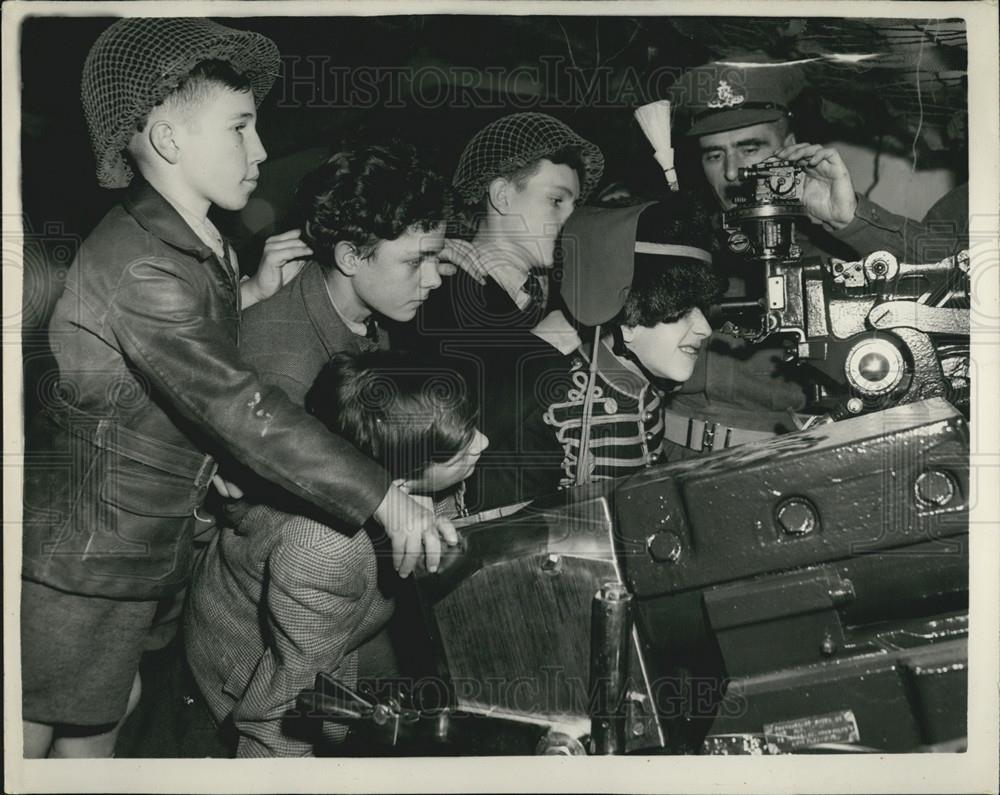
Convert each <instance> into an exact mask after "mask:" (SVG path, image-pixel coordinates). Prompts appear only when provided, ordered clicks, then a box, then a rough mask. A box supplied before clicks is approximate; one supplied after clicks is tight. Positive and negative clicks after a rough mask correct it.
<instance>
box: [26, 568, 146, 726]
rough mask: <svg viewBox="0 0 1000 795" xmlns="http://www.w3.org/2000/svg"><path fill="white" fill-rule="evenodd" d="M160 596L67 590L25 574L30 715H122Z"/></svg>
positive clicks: (101, 719) (76, 719)
mask: <svg viewBox="0 0 1000 795" xmlns="http://www.w3.org/2000/svg"><path fill="white" fill-rule="evenodd" d="M159 604H160V603H159V602H156V601H151V602H146V601H127V600H121V599H105V598H102V597H97V596H80V595H78V594H71V593H66V592H65V591H60V590H57V589H55V588H50V587H49V586H47V585H42V584H41V583H37V582H34V581H32V580H24V579H22V580H21V701H22V705H23V718H24V720H29V721H34V722H36V723H46V724H70V725H74V726H94V727H99V726H108V725H110V724H114V723H117V722H118V720H119V719H121V717H122V716H123V715H124V714H125V709H126V707H127V706H128V697H129V693H130V692H131V690H132V681H133V679H134V678H135V675H136V673H137V672H138V670H139V660H140V659H141V657H142V652H143V650H144V648H145V647H146V645H147V636H148V635H149V633H150V628H151V627H152V624H153V621H154V616H155V615H156V611H157V606H158V605H159Z"/></svg>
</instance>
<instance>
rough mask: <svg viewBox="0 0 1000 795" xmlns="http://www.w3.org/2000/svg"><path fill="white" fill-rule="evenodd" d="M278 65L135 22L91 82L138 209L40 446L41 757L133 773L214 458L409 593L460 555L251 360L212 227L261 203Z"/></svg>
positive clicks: (27, 739) (106, 49)
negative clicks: (144, 699)
mask: <svg viewBox="0 0 1000 795" xmlns="http://www.w3.org/2000/svg"><path fill="white" fill-rule="evenodd" d="M278 65H279V56H278V51H277V49H276V48H275V46H274V44H273V42H271V41H270V40H269V39H267V38H266V37H264V36H261V35H258V34H255V33H250V32H245V31H237V30H234V29H232V28H228V27H225V26H222V25H219V24H216V23H213V22H211V21H209V20H205V19H185V18H171V19H163V18H135V19H122V20H119V21H117V22H115V23H114V24H112V25H111V26H110V27H109V28H108V29H107V30H106V31H105V32H104V33H102V34H101V36H100V37H99V38H98V40H97V41H96V43H95V44H94V46H93V47H92V49H91V51H90V53H89V55H88V57H87V60H86V63H85V65H84V75H83V83H82V98H83V105H84V110H85V114H86V118H87V123H88V126H89V129H90V134H91V139H92V143H93V145H94V151H95V154H96V158H97V176H98V180H99V182H100V183H101V185H102V186H104V187H109V188H124V187H128V191H127V193H126V195H125V197H124V199H123V201H122V203H121V204H120V205H118V206H116V207H114V208H113V209H112V210H111V211H110V212H109V213H108V214H107V215H106V216H105V217H104V219H103V220H102V221H101V223H100V224H99V225H98V226H97V228H96V229H95V230H94V231H93V232H92V234H91V235H90V236H89V237H88V238H87V239H86V240H85V241H84V243H83V245H82V246H81V248H80V251H79V254H78V257H77V259H76V261H75V262H74V264H73V266H72V267H71V269H70V271H69V274H68V277H67V283H66V289H65V293H64V294H63V296H62V298H61V299H60V300H59V302H58V304H57V306H56V308H55V311H54V314H53V317H52V320H51V322H50V327H49V328H50V339H51V342H52V347H53V350H54V354H55V358H56V362H57V365H58V369H59V373H58V387H57V388H56V389H55V390H53V394H52V395H51V396H49V400H48V405H47V406H46V409H45V410H44V411H43V412H40V414H39V416H38V417H37V422H36V423H34V424H33V426H32V427H31V428H30V429H29V430H28V431H27V433H26V441H27V445H26V456H25V504H24V521H23V539H24V543H23V568H22V594H21V654H22V704H23V729H24V754H25V756H26V757H29V758H30V757H44V756H46V755H51V756H85V757H98V756H108V755H111V754H112V753H113V751H114V745H115V740H116V738H117V734H118V730H119V728H120V726H121V724H122V722H123V721H124V719H125V717H126V716H127V714H128V712H129V710H130V709H131V708H133V707H134V705H135V704H136V703H137V701H138V697H139V690H140V682H139V677H138V665H139V659H140V656H141V654H142V651H143V647H144V644H145V642H146V637H147V635H148V633H149V630H150V626H151V624H152V622H153V620H154V616H155V614H156V612H157V608H158V606H159V605H160V603H161V602H162V601H164V600H169V599H171V598H172V597H175V596H176V594H177V593H179V592H180V591H181V590H183V588H184V587H185V586H186V584H187V581H188V579H189V577H190V569H191V560H192V546H193V544H192V537H193V534H194V532H195V530H196V525H197V524H198V522H199V513H198V508H199V506H200V505H201V503H202V500H203V499H204V497H205V494H206V491H207V489H208V487H209V484H210V483H211V482H212V480H213V476H214V474H215V469H216V467H215V457H217V456H220V455H223V454H225V455H228V456H231V457H232V458H234V459H236V460H237V461H240V462H241V463H243V464H245V465H247V466H249V467H250V468H252V469H253V470H255V471H256V472H257V473H258V474H259V475H261V476H262V477H264V478H267V479H268V480H271V481H273V482H274V483H276V484H278V485H280V486H281V487H283V488H284V489H286V490H287V491H289V492H291V493H292V494H295V495H296V496H298V497H299V498H301V499H302V500H305V501H307V502H309V503H311V504H313V505H314V506H315V507H316V508H318V509H319V510H320V511H321V512H323V513H324V515H326V516H328V517H329V523H330V524H334V525H335V526H336V527H337V528H338V529H339V530H340V531H342V532H344V533H346V534H353V533H354V532H356V530H357V528H358V527H360V526H361V525H362V524H363V523H364V522H366V521H368V520H369V519H370V518H371V517H373V516H374V517H375V519H376V520H377V521H379V522H380V523H381V524H382V525H383V526H384V527H385V529H386V531H387V533H388V535H389V538H390V539H391V541H392V545H393V550H394V560H395V563H396V564H397V566H398V567H399V569H400V572H401V573H402V574H406V573H408V572H409V570H410V568H412V566H413V565H414V564H415V562H416V559H417V558H418V557H419V556H420V554H421V552H422V551H425V552H426V556H427V559H428V566H429V567H430V568H434V567H435V566H436V560H437V557H438V556H439V554H440V540H439V534H440V535H441V536H443V537H444V538H445V540H446V541H449V542H454V541H455V540H456V539H455V534H454V528H453V527H452V526H451V524H450V522H448V521H447V520H444V519H436V517H435V516H434V514H433V512H431V511H429V510H427V509H426V508H424V507H423V506H420V505H419V504H417V503H416V502H415V501H413V500H412V499H411V498H410V497H409V496H407V495H406V494H405V493H404V492H403V491H401V490H400V489H399V488H398V487H396V486H394V485H392V482H391V478H390V476H389V474H388V473H387V472H386V471H385V470H384V469H383V468H382V467H380V466H379V465H378V464H376V463H375V462H373V461H372V460H371V459H370V458H369V457H368V456H365V455H364V454H362V453H361V452H359V451H358V450H357V449H356V448H355V447H354V446H353V445H351V444H350V443H348V442H346V441H344V440H342V439H340V438H339V437H337V436H335V435H333V434H331V433H330V432H329V431H328V430H327V429H326V428H325V427H324V425H323V424H322V423H321V422H319V421H318V420H316V419H315V418H313V417H310V416H309V415H308V414H307V413H306V412H305V411H303V410H302V408H301V407H300V406H299V405H297V404H296V403H295V402H294V401H292V400H290V399H289V398H288V396H286V395H285V394H284V393H283V392H282V391H281V390H280V389H278V388H275V387H273V386H271V385H269V384H267V383H266V382H264V381H262V380H261V379H260V377H259V376H258V374H257V373H256V372H255V371H254V370H253V368H252V367H251V366H249V365H248V364H246V363H245V362H244V361H243V360H242V359H241V358H240V356H239V354H238V351H237V344H238V341H239V319H240V311H241V302H242V301H243V300H245V299H246V298H248V297H251V296H250V293H253V292H254V291H255V289H257V288H260V287H261V286H262V285H261V284H260V283H259V280H258V282H256V283H250V285H248V286H243V287H241V286H240V284H239V278H238V271H237V270H236V268H235V267H234V264H233V261H232V252H231V250H230V248H229V246H228V245H227V244H226V243H225V242H224V241H223V240H222V239H221V236H220V235H219V234H218V232H217V231H216V230H215V228H214V226H213V225H212V224H211V223H210V222H209V221H208V217H207V213H208V210H209V208H210V207H211V206H212V205H213V204H214V205H216V206H217V207H221V208H222V209H226V210H238V209H240V208H242V207H243V206H245V204H246V202H247V200H248V199H249V197H250V194H251V193H252V192H253V190H254V188H255V187H256V183H257V178H258V175H259V167H260V164H261V162H263V160H264V159H265V157H266V153H265V150H264V147H263V146H262V144H261V142H260V138H259V137H258V135H257V131H256V126H255V125H256V117H257V105H258V104H259V102H260V101H261V99H262V98H263V97H264V95H265V94H266V93H267V91H268V90H269V89H270V86H271V84H272V82H273V81H274V78H275V76H276V75H277V72H278ZM136 171H137V172H138V176H135V172H136ZM134 176H135V178H133V177H134ZM130 183H131V184H130ZM271 275H272V277H273V272H272V274H271ZM275 286H277V285H276V284H275V283H274V281H273V279H272V281H271V287H272V288H273V287H275ZM263 292H264V293H266V292H268V290H267V289H265V290H264V291H263ZM257 297H260V295H258V296H257Z"/></svg>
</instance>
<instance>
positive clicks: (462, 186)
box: [453, 113, 604, 267]
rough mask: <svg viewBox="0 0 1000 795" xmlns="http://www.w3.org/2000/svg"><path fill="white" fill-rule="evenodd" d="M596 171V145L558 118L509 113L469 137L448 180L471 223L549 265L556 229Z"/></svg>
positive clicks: (600, 159) (600, 160) (600, 164)
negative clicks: (497, 235)
mask: <svg viewBox="0 0 1000 795" xmlns="http://www.w3.org/2000/svg"><path fill="white" fill-rule="evenodd" d="M603 171H604V156H603V155H602V154H601V150H600V149H598V147H597V146H596V145H594V144H592V143H590V142H589V141H587V140H585V139H583V138H581V137H580V136H579V135H577V134H576V133H575V132H573V130H572V129H570V128H569V127H568V126H567V125H565V124H563V123H562V122H561V121H559V120H558V119H555V118H553V117H552V116H548V115H546V114H544V113H514V114H512V115H509V116H504V117H503V118H501V119H498V120H497V121H494V122H493V123H492V124H489V125H487V126H486V127H484V128H483V129H482V130H480V131H479V132H478V133H476V135H474V136H473V137H472V140H470V141H469V143H468V145H467V146H466V147H465V151H463V152H462V156H461V157H460V158H459V162H458V167H457V168H456V170H455V177H454V180H453V184H454V186H455V188H456V190H457V191H458V193H459V195H460V196H461V198H462V201H463V202H464V204H465V206H466V209H467V211H468V212H469V213H470V214H472V215H474V216H478V220H477V221H476V223H485V224H487V225H488V226H489V227H490V231H491V233H493V234H496V233H499V234H502V235H503V236H505V237H509V238H510V240H511V241H512V242H516V243H519V244H520V245H521V246H522V248H524V249H525V250H526V251H527V254H528V258H529V260H530V261H531V262H532V263H533V264H534V265H535V266H537V267H551V266H552V264H553V257H554V250H555V241H556V238H557V237H558V236H559V231H560V230H561V229H562V226H563V224H565V223H566V219H567V218H568V217H569V215H570V213H572V212H573V208H574V207H575V206H576V204H577V203H578V202H583V201H584V200H585V199H586V197H587V196H588V194H589V193H590V192H591V191H592V190H593V189H594V187H595V186H596V185H597V183H598V182H599V181H600V179H601V175H602V173H603Z"/></svg>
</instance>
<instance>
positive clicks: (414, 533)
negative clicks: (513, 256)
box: [374, 486, 458, 578]
mask: <svg viewBox="0 0 1000 795" xmlns="http://www.w3.org/2000/svg"><path fill="white" fill-rule="evenodd" d="M374 516H375V520H376V521H378V522H379V524H381V525H382V527H384V528H385V532H386V534H387V535H388V536H389V540H390V541H392V563H393V566H394V567H395V569H396V571H397V572H399V576H400V577H404V578H405V577H408V576H409V575H410V572H412V571H413V568H414V566H416V565H417V563H418V562H419V560H420V557H421V551H423V557H424V565H425V566H426V567H427V570H428V571H430V572H435V571H437V568H438V565H439V564H440V562H441V540H442V539H443V540H444V542H445V543H446V544H448V545H449V546H453V545H455V544H457V543H458V535H457V533H456V532H455V526H454V525H453V524H452V523H451V521H450V520H448V519H444V518H439V517H437V516H435V515H434V512H433V511H429V510H427V509H426V508H424V507H423V506H421V505H420V504H419V503H417V502H416V500H414V499H412V498H411V497H409V496H408V495H407V494H406V493H404V492H403V491H401V490H400V489H399V488H398V487H397V486H390V487H389V490H388V491H387V492H386V495H385V497H384V498H383V499H382V502H381V503H380V504H379V506H378V508H376V509H375V514H374Z"/></svg>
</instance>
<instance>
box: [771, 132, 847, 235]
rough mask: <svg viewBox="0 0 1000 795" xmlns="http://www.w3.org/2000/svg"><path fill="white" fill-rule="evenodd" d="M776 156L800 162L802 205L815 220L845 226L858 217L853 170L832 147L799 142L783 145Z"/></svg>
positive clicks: (841, 227) (835, 226)
mask: <svg viewBox="0 0 1000 795" xmlns="http://www.w3.org/2000/svg"><path fill="white" fill-rule="evenodd" d="M774 154H775V157H780V158H781V159H782V160H790V161H792V162H793V163H797V164H798V165H799V166H801V167H802V169H803V170H804V172H805V182H804V184H803V193H802V204H803V205H804V206H805V209H806V212H807V213H808V214H809V218H810V220H812V221H813V222H814V223H818V224H823V225H824V226H826V227H827V228H829V229H832V230H837V229H843V228H844V227H845V226H847V225H848V224H849V223H850V222H851V221H852V220H853V219H854V210H855V209H856V208H857V206H858V200H857V197H856V196H855V194H854V182H853V181H852V180H851V172H850V171H848V170H847V166H846V165H844V161H843V159H842V158H841V157H840V153H839V152H838V151H837V150H836V149H834V148H833V147H829V146H820V145H819V144H807V143H797V144H791V145H790V146H786V147H783V148H782V149H779V150H778V151H777V152H775V153H774Z"/></svg>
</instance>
